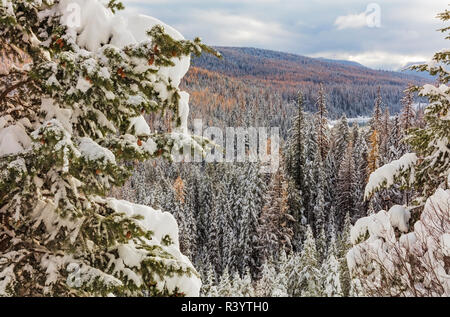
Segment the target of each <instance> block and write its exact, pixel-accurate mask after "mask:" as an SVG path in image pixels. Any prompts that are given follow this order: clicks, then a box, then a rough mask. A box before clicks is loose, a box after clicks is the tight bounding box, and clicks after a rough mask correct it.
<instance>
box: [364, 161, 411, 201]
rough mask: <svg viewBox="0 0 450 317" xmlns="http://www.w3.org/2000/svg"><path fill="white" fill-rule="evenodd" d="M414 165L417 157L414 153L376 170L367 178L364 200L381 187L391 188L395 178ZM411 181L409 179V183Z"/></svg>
mask: <svg viewBox="0 0 450 317" xmlns="http://www.w3.org/2000/svg"><path fill="white" fill-rule="evenodd" d="M416 163H417V155H416V154H415V153H408V154H405V155H403V156H402V157H401V158H400V159H398V160H396V161H393V162H391V163H389V164H386V165H384V166H382V167H380V168H379V169H377V170H376V171H375V172H373V173H372V174H371V175H370V177H369V182H368V183H367V186H366V190H365V193H364V198H365V199H366V200H367V199H369V198H370V196H372V194H373V193H375V192H376V191H377V190H379V189H381V188H382V187H385V188H389V187H390V186H392V185H393V184H394V181H395V179H396V178H398V177H400V176H401V174H402V173H404V172H406V171H407V170H409V169H410V168H413V166H414V165H415V164H416ZM411 175H412V176H411V178H413V175H414V173H412V174H411ZM412 181H413V180H412V179H410V183H411V182H412Z"/></svg>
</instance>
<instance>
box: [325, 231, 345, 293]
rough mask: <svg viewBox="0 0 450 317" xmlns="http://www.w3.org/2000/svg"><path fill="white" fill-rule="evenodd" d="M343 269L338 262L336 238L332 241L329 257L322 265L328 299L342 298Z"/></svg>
mask: <svg viewBox="0 0 450 317" xmlns="http://www.w3.org/2000/svg"><path fill="white" fill-rule="evenodd" d="M340 271H341V267H340V264H339V261H338V260H337V248H336V241H335V239H334V238H332V239H331V241H330V245H329V248H328V255H327V258H326V259H325V261H324V262H323V264H322V272H323V277H324V281H323V292H324V295H325V296H327V297H342V296H343V292H342V288H341V275H340Z"/></svg>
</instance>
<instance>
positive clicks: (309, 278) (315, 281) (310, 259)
mask: <svg viewBox="0 0 450 317" xmlns="http://www.w3.org/2000/svg"><path fill="white" fill-rule="evenodd" d="M300 265H301V266H300V268H301V273H300V278H301V296H302V297H318V296H321V295H322V286H321V281H322V273H321V272H320V269H319V262H318V254H317V249H316V241H315V239H314V235H313V232H312V229H311V227H310V226H308V228H307V230H306V240H305V242H304V244H303V250H302V255H301V258H300Z"/></svg>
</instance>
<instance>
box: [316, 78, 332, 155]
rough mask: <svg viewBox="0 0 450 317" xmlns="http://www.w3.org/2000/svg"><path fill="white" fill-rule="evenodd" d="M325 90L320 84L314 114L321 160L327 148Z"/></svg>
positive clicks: (326, 152) (327, 132)
mask: <svg viewBox="0 0 450 317" xmlns="http://www.w3.org/2000/svg"><path fill="white" fill-rule="evenodd" d="M326 103H327V102H326V96H325V90H324V88H323V84H320V88H319V92H318V96H317V101H316V106H317V112H316V115H315V119H316V128H317V146H318V147H319V153H320V157H321V158H322V160H324V159H325V158H326V157H327V154H328V149H329V137H328V134H329V131H328V119H327V114H328V110H327V104H326Z"/></svg>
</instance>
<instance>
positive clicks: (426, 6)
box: [123, 0, 448, 69]
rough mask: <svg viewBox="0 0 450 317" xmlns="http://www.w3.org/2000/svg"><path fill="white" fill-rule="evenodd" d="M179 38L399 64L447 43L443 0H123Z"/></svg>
mask: <svg viewBox="0 0 450 317" xmlns="http://www.w3.org/2000/svg"><path fill="white" fill-rule="evenodd" d="M123 2H124V4H125V5H126V7H127V11H130V12H139V13H143V14H148V15H151V16H154V17H156V18H158V19H160V20H162V21H163V22H166V23H168V24H170V25H172V26H174V27H175V28H176V29H178V30H179V31H180V32H181V33H182V34H183V35H184V36H185V37H186V38H189V39H192V38H194V37H196V36H199V37H201V38H202V39H203V41H204V42H205V43H207V44H210V45H222V46H247V47H257V48H266V49H272V50H277V51H283V52H290V53H296V54H300V55H307V56H312V57H327V58H335V59H345V60H352V61H356V62H359V63H361V64H363V65H366V66H369V67H372V68H381V69H398V68H400V67H401V66H403V65H405V64H407V63H411V62H421V61H425V60H428V59H429V58H430V57H431V56H432V55H433V53H434V52H435V51H437V50H440V49H442V48H445V47H447V46H448V44H447V42H446V40H444V36H443V35H442V34H441V33H440V32H437V31H436V30H437V29H438V28H441V27H443V24H442V23H441V21H440V20H438V19H436V18H435V17H436V15H437V13H439V12H441V11H444V10H445V9H446V8H448V1H447V0H380V1H377V2H372V1H364V0H338V1H337V0H308V1H306V0H124V1H123Z"/></svg>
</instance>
